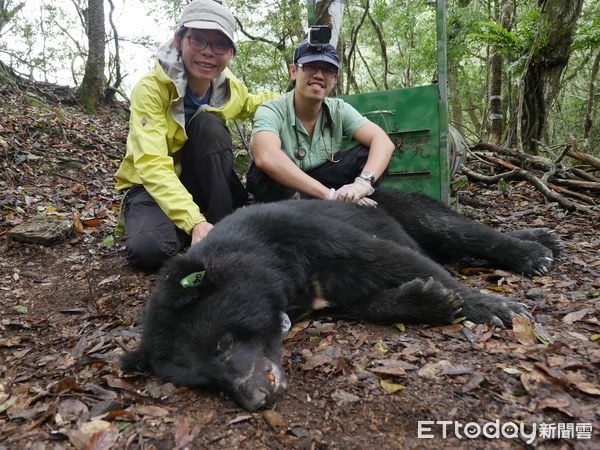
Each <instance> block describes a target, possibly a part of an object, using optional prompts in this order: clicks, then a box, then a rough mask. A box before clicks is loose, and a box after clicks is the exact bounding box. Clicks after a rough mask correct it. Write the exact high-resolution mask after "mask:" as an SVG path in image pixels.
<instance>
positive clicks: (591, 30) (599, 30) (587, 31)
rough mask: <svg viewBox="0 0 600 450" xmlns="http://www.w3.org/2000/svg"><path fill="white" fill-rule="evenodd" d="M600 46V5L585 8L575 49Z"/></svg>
mask: <svg viewBox="0 0 600 450" xmlns="http://www.w3.org/2000/svg"><path fill="white" fill-rule="evenodd" d="M599 47H600V6H598V4H597V3H596V4H595V5H594V8H592V7H590V8H589V10H584V11H583V13H582V17H581V20H580V25H579V31H578V33H577V35H576V36H575V43H574V44H573V51H577V50H587V49H598V48H599Z"/></svg>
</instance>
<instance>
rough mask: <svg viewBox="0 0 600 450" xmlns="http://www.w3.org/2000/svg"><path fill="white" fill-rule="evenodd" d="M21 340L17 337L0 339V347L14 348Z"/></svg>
mask: <svg viewBox="0 0 600 450" xmlns="http://www.w3.org/2000/svg"><path fill="white" fill-rule="evenodd" d="M21 340H22V339H21V338H20V337H19V336H9V337H7V338H0V347H16V346H18V345H20V344H21Z"/></svg>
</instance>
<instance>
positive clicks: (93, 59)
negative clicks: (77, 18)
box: [78, 0, 106, 112]
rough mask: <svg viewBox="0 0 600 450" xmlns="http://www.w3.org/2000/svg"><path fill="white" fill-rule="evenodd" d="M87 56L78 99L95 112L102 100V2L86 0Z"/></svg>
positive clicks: (103, 59)
mask: <svg viewBox="0 0 600 450" xmlns="http://www.w3.org/2000/svg"><path fill="white" fill-rule="evenodd" d="M85 19H86V34H87V37H88V54H87V60H86V64H85V73H84V75H83V81H82V82H81V86H80V87H79V89H78V94H79V98H80V99H81V101H82V103H83V104H84V105H85V107H86V108H87V109H89V110H90V111H92V112H96V110H97V108H98V106H99V105H100V103H102V101H103V98H104V87H105V83H106V82H105V78H104V65H105V53H104V50H105V49H104V43H105V38H106V33H105V31H104V0H88V8H87V10H86V11H85Z"/></svg>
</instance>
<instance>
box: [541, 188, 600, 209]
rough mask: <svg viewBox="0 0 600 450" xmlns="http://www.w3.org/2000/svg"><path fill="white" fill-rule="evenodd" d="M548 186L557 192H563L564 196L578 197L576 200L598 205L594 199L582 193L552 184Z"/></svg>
mask: <svg viewBox="0 0 600 450" xmlns="http://www.w3.org/2000/svg"><path fill="white" fill-rule="evenodd" d="M547 186H548V187H549V188H551V189H553V190H555V191H557V192H562V193H563V194H566V195H570V196H571V197H576V198H578V199H580V200H582V201H584V202H585V203H589V204H590V205H595V204H596V200H594V199H593V198H592V197H590V196H588V195H585V194H582V193H580V192H573V191H571V190H569V189H566V188H564V187H561V186H557V185H556V184H552V183H547Z"/></svg>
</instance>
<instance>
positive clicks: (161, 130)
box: [129, 83, 206, 233]
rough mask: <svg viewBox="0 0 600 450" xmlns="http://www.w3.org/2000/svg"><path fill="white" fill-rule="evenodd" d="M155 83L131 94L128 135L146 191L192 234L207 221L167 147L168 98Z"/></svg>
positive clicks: (174, 221) (169, 215) (136, 167)
mask: <svg viewBox="0 0 600 450" xmlns="http://www.w3.org/2000/svg"><path fill="white" fill-rule="evenodd" d="M163 96H164V93H162V92H161V91H160V89H159V88H158V87H157V86H156V85H154V84H152V83H146V84H142V85H138V86H136V89H134V90H133V92H132V95H131V119H130V124H129V126H130V129H129V133H130V134H131V138H132V146H131V151H132V156H133V164H134V167H135V170H136V172H137V174H138V176H139V177H140V179H141V181H142V184H143V185H144V188H146V190H147V191H148V193H149V194H150V195H151V196H152V198H153V199H154V200H155V201H156V203H158V205H159V206H160V208H161V209H162V210H163V211H164V213H165V214H166V215H167V217H169V219H171V220H172V221H173V223H174V224H175V225H176V226H177V227H178V228H181V229H182V230H184V231H185V232H186V233H190V232H191V230H192V228H193V227H194V225H196V224H197V223H198V222H202V221H204V220H206V219H205V218H204V216H203V215H202V214H201V213H200V208H199V207H198V205H196V204H195V203H194V200H193V198H192V196H191V194H190V193H189V192H188V191H187V189H186V188H185V186H183V184H182V183H181V181H180V180H179V177H178V176H177V173H176V171H175V167H174V161H173V158H172V157H171V156H170V155H169V149H168V144H167V129H168V123H167V117H166V114H167V111H168V110H167V108H166V107H165V104H168V102H169V99H168V98H163Z"/></svg>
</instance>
